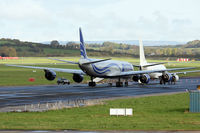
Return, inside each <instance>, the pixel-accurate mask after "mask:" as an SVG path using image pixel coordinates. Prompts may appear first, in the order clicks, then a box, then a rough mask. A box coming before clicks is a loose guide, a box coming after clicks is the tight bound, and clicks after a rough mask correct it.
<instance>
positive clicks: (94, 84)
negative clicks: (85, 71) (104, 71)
mask: <svg viewBox="0 0 200 133" xmlns="http://www.w3.org/2000/svg"><path fill="white" fill-rule="evenodd" d="M88 86H91V87H94V86H96V82H94V81H93V77H91V82H89V83H88Z"/></svg>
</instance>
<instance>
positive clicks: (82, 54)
mask: <svg viewBox="0 0 200 133" xmlns="http://www.w3.org/2000/svg"><path fill="white" fill-rule="evenodd" d="M79 34H80V52H81V58H87V53H86V50H85V43H84V40H83V35H82V31H81V28H79Z"/></svg>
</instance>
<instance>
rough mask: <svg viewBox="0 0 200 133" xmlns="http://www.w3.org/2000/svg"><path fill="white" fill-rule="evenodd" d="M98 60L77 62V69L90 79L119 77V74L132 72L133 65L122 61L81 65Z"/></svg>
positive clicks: (82, 59)
mask: <svg viewBox="0 0 200 133" xmlns="http://www.w3.org/2000/svg"><path fill="white" fill-rule="evenodd" d="M97 60H98V59H88V58H87V59H84V58H81V59H80V60H79V64H80V65H79V67H80V68H81V69H82V70H83V71H84V72H85V73H87V74H88V75H89V76H92V77H104V78H106V77H111V76H113V75H119V74H120V73H121V72H127V71H133V70H134V68H133V65H132V64H130V63H128V62H124V61H115V60H107V61H102V62H98V63H92V64H87V65H83V63H87V62H90V61H97Z"/></svg>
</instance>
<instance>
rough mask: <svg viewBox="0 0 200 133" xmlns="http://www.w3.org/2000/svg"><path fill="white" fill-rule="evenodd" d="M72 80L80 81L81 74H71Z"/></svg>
mask: <svg viewBox="0 0 200 133" xmlns="http://www.w3.org/2000/svg"><path fill="white" fill-rule="evenodd" d="M73 80H74V81H75V82H77V83H80V82H82V81H83V75H80V74H74V75H73Z"/></svg>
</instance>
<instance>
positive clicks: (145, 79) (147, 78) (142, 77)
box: [140, 74, 150, 84]
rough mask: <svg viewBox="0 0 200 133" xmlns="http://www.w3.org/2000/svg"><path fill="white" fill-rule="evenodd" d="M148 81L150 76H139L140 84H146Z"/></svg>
mask: <svg viewBox="0 0 200 133" xmlns="http://www.w3.org/2000/svg"><path fill="white" fill-rule="evenodd" d="M149 81H150V76H149V75H148V74H143V75H142V76H140V82H142V83H145V84H148V83H149Z"/></svg>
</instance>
